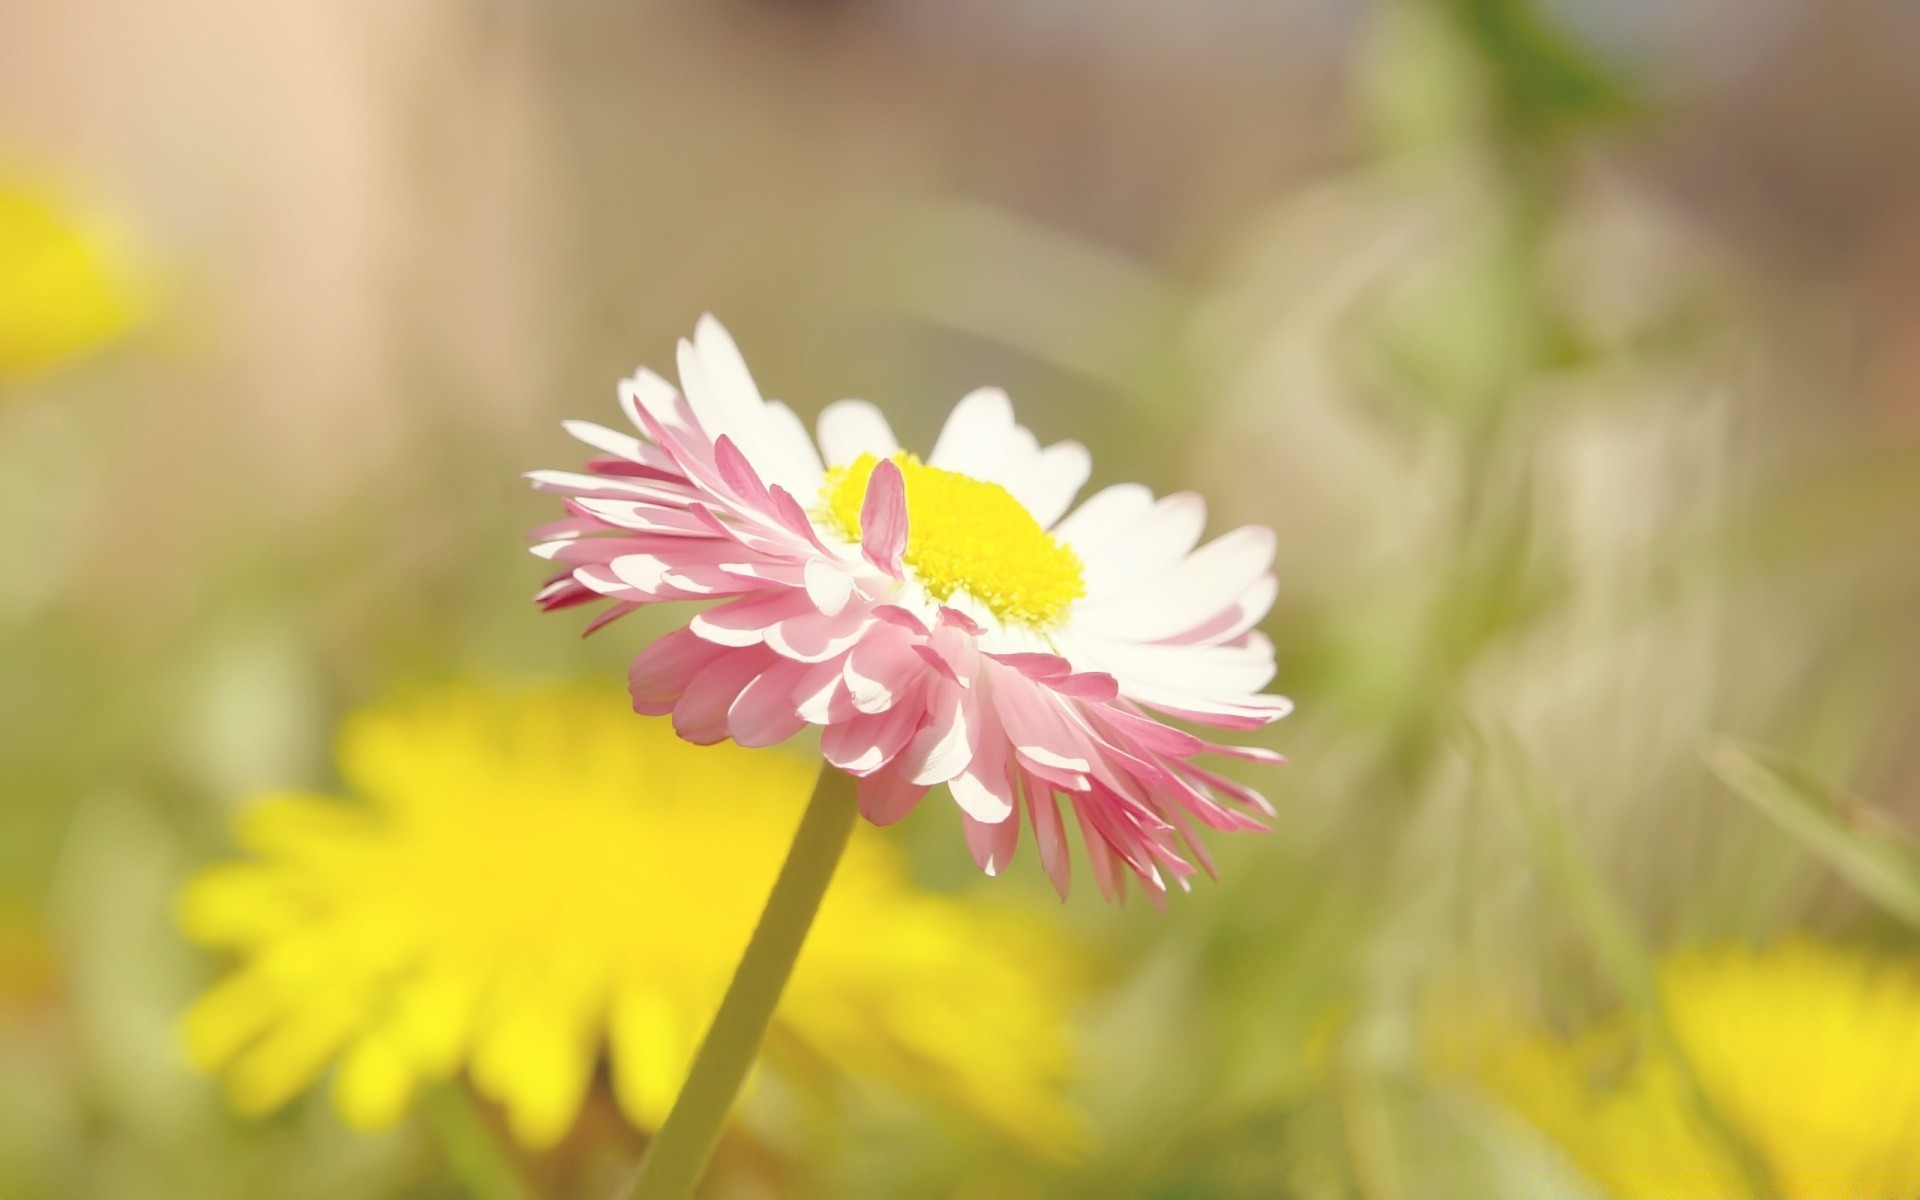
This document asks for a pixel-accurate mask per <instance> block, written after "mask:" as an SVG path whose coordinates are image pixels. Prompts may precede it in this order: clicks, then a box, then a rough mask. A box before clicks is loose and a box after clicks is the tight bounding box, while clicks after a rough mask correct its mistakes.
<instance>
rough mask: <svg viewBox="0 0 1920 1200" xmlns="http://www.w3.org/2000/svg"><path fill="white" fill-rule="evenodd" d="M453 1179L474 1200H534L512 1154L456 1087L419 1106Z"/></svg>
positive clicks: (438, 1091)
mask: <svg viewBox="0 0 1920 1200" xmlns="http://www.w3.org/2000/svg"><path fill="white" fill-rule="evenodd" d="M423 1107H424V1109H425V1112H426V1117H427V1122H428V1124H429V1126H430V1127H431V1128H432V1130H433V1133H434V1136H435V1137H436V1138H437V1139H438V1140H439V1143H440V1149H441V1153H443V1154H444V1155H445V1156H446V1163H447V1167H448V1169H449V1171H450V1173H451V1174H452V1175H453V1177H454V1178H455V1179H457V1180H459V1181H460V1183H461V1184H462V1185H463V1186H464V1187H465V1188H466V1190H467V1194H468V1195H469V1196H472V1197H473V1198H474V1200H536V1193H535V1192H534V1190H533V1189H532V1188H531V1187H529V1186H528V1185H527V1183H526V1182H525V1181H524V1180H523V1179H522V1178H521V1177H520V1171H519V1168H518V1167H517V1166H516V1165H515V1164H514V1161H513V1155H512V1153H511V1152H510V1151H509V1150H508V1149H507V1148H506V1147H505V1146H504V1145H503V1144H502V1143H501V1139H500V1137H499V1136H498V1135H497V1134H496V1133H495V1132H494V1131H493V1130H491V1129H489V1128H488V1126H487V1121H486V1118H485V1117H483V1116H481V1114H480V1111H479V1109H478V1107H477V1106H476V1105H475V1103H474V1100H473V1097H472V1096H470V1095H468V1094H467V1092H466V1090H465V1089H464V1088H462V1087H461V1086H460V1085H458V1084H448V1085H446V1086H444V1087H440V1088H436V1089H434V1090H433V1091H432V1092H429V1093H428V1094H427V1096H426V1098H425V1104H424V1105H423Z"/></svg>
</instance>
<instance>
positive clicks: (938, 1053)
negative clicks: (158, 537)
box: [180, 684, 1085, 1151]
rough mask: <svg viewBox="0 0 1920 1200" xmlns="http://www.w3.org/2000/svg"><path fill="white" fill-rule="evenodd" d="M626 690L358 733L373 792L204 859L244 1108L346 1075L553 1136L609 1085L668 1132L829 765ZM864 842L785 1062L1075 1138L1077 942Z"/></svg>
mask: <svg viewBox="0 0 1920 1200" xmlns="http://www.w3.org/2000/svg"><path fill="white" fill-rule="evenodd" d="M612 701H613V697H612V696H609V695H606V694H604V693H603V691H602V690H601V689H599V688H593V687H580V686H556V687H544V688H535V689H505V688H499V687H483V686H479V685H471V684H469V685H448V686H444V687H439V688H434V689H430V690H423V691H419V692H415V693H412V694H409V695H406V696H403V697H399V698H396V699H394V700H391V701H388V702H386V703H383V704H380V705H376V706H374V707H371V708H368V709H364V710H361V711H360V712H358V713H356V714H354V715H353V716H352V717H351V718H350V719H349V720H348V721H347V723H346V724H345V726H344V727H343V729H342V732H341V737H340V744H339V764H340V773H341V775H342V777H343V779H344V781H345V783H346V784H347V786H348V788H349V789H350V790H351V792H352V793H353V795H352V796H351V797H350V798H335V797H332V796H325V795H314V796H309V795H300V794H288V795H275V796H268V797H263V798H261V799H260V800H259V801H258V802H257V803H254V804H252V805H250V806H248V807H247V809H246V810H245V811H244V812H243V813H242V815H241V816H240V818H239V819H238V821H237V832H238V836H239V840H240V842H241V843H242V845H243V846H244V848H245V849H246V851H247V855H246V857H244V858H240V859H236V860H233V861H228V862H222V863H217V864H214V865H212V866H209V867H207V868H205V869H203V870H202V871H200V872H199V873H198V874H197V875H196V876H195V877H194V878H193V879H192V880H191V881H190V882H189V883H188V885H187V887H186V889H185V891H184V892H183V894H182V897H181V901H180V917H181V921H182V924H183V926H184V927H185V929H186V931H187V933H188V934H189V935H190V936H191V937H192V938H193V939H194V940H196V941H199V942H201V943H204V944H206V945H208V946H211V947H215V948H218V949H220V950H223V951H226V952H227V953H228V954H229V955H230V956H231V958H232V961H233V966H232V969H231V970H230V972H229V973H227V974H226V975H225V976H224V977H223V978H222V979H220V980H219V981H218V982H217V983H215V984H214V985H213V986H212V987H211V988H210V989H209V990H208V991H207V992H206V993H205V994H204V995H203V996H202V997H201V998H200V999H199V1001H198V1002H197V1003H196V1004H195V1005H194V1006H193V1008H192V1009H191V1010H190V1011H189V1012H188V1014H187V1016H186V1019H185V1022H184V1028H183V1034H184V1040H185V1043H186V1049H187V1051H188V1054H189V1055H190V1057H191V1058H192V1060H193V1061H194V1062H195V1063H196V1064H197V1065H198V1066H199V1067H200V1068H202V1069H203V1070H206V1071H209V1072H214V1073H217V1074H218V1075H219V1076H220V1077H221V1078H222V1080H223V1081H224V1083H225V1087H226V1091H227V1095H228V1098H229V1100H230V1102H231V1104H232V1106H233V1107H234V1108H235V1109H236V1110H238V1111H240V1112H242V1113H245V1114H252V1115H259V1114H264V1113H267V1112H270V1111H272V1110H274V1109H277V1108H279V1107H281V1106H282V1105H284V1104H286V1103H287V1102H289V1101H290V1100H292V1099H293V1098H294V1097H295V1096H296V1095H298V1094H300V1093H301V1092H303V1091H304V1090H306V1089H307V1088H308V1087H310V1086H312V1085H313V1084H314V1083H315V1082H316V1081H319V1080H320V1079H322V1078H323V1077H326V1076H330V1077H331V1084H330V1086H331V1091H332V1098H333V1103H334V1107H335V1108H336V1110H337V1111H338V1112H339V1114H340V1115H341V1117H342V1118H343V1119H344V1120H345V1121H346V1122H347V1123H348V1124H350V1125H353V1126H355V1127H358V1128H363V1129H380V1128H384V1127H387V1126H390V1125H392V1124H394V1123H395V1122H397V1121H398V1120H400V1119H401V1118H402V1117H403V1116H404V1115H405V1113H406V1112H407V1111H408V1109H409V1108H410V1107H411V1105H412V1104H413V1103H414V1101H415V1099H416V1098H417V1097H418V1094H419V1093H420V1092H421V1091H422V1090H423V1089H425V1088H428V1087H431V1086H435V1085H438V1084H442V1083H445V1082H447V1081H450V1080H454V1079H462V1080H464V1081H465V1083H466V1084H467V1085H468V1086H470V1087H471V1088H472V1089H473V1090H474V1091H475V1092H476V1093H477V1094H479V1095H480V1096H483V1097H485V1098H486V1099H488V1100H490V1101H492V1102H494V1103H495V1104H497V1105H498V1106H499V1107H500V1110H501V1112H502V1114H503V1115H504V1117H505V1119H506V1124H507V1128H508V1129H509V1130H510V1132H511V1133H512V1135H513V1136H514V1138H515V1139H516V1140H517V1141H518V1142H520V1143H521V1144H522V1145H525V1146H527V1147H530V1148H535V1149H539V1148H545V1147H548V1146H551V1145H552V1144H554V1143H555V1142H556V1141H558V1140H559V1139H561V1138H562V1137H563V1136H565V1135H566V1134H567V1132H568V1131H569V1130H570V1129H571V1128H573V1126H574V1124H575V1122H576V1120H577V1118H578V1116H579V1114H580V1113H581V1111H582V1109H583V1107H584V1106H586V1105H588V1104H589V1103H590V1102H592V1101H593V1098H594V1096H595V1089H596V1087H603V1088H604V1090H605V1095H604V1097H603V1099H604V1100H606V1101H610V1102H611V1103H612V1104H614V1105H617V1106H618V1108H619V1110H620V1111H621V1112H622V1113H623V1114H624V1116H625V1117H626V1120H627V1121H628V1122H629V1123H630V1124H631V1125H632V1126H633V1127H635V1128H637V1129H640V1130H643V1131H647V1132H649V1133H651V1132H653V1131H656V1130H658V1129H659V1128H660V1125H661V1123H662V1121H663V1120H664V1119H665V1117H666V1115H667V1111H668V1108H669V1107H670V1105H671V1103H672V1101H673V1099H674V1096H675V1094H676V1093H677V1092H678V1091H679V1089H680V1087H681V1084H682V1081H683V1080H684V1079H685V1078H686V1076H687V1073H688V1069H689V1063H690V1062H691V1061H692V1059H693V1057H694V1050H695V1047H696V1045H697V1044H698V1042H699V1038H700V1034H701V1030H702V1029H703V1028H704V1027H705V1025H706V1023H707V1021H708V1020H709V1019H710V1017H711V1015H712V1013H713V1010H714V1007H715V1005H716V1004H717V1003H718V1002H719V998H720V996H721V993H722V991H723V990H724V989H725V988H726V985H727V981H728V979H729V977H730V976H731V974H732V971H733V966H734V960H735V959H736V957H737V956H738V955H739V953H740V949H741V947H742V946H743V945H745V944H746V942H747V938H748V934H749V932H750V931H751V930H752V928H753V925H754V918H755V914H756V911H757V906H756V904H755V902H754V900H755V897H756V896H757V895H758V894H759V892H760V891H761V889H763V888H764V887H765V886H766V883H767V881H768V880H769V879H770V878H771V877H772V876H773V873H774V870H775V868H776V867H777V866H778V865H779V863H780V859H781V855H782V852H783V851H784V850H785V848H786V845H787V840H788V838H789V837H790V836H791V834H792V831H793V826H794V822H795V820H796V819H797V817H798V814H799V811H800V806H801V802H802V801H803V800H804V799H805V797H806V795H807V791H808V789H809V787H810V786H811V783H812V776H813V771H812V770H811V769H810V768H811V764H809V763H808V762H806V761H805V760H803V759H801V758H799V757H797V756H794V755H790V754H784V753H777V752H775V753H755V752H752V751H747V750H742V749H739V748H738V747H735V746H712V747H702V746H695V745H691V744H689V743H688V742H686V741H685V740H684V739H681V738H679V737H678V736H676V735H675V734H674V732H673V730H672V728H671V727H670V726H669V724H668V723H667V722H666V721H664V720H659V719H652V720H643V721H636V720H635V719H634V718H633V717H632V716H631V715H629V714H627V713H626V712H625V711H624V710H623V709H622V707H621V706H620V705H619V704H618V703H617V702H612ZM716 795H723V796H726V797H727V803H725V804H715V803H713V802H712V800H713V797H714V796H716ZM867 832H868V834H869V835H870V836H855V837H854V838H853V839H852V841H851V843H850V845H849V846H848V847H847V852H846V855H845V857H844V858H843V860H842V861H841V862H840V865H839V871H838V872H837V874H836V877H835V880H834V884H833V887H832V889H831V890H830V891H829V892H828V893H827V895H826V898H825V901H824V903H823V904H822V907H821V910H820V914H819V919H818V921H817V923H816V925H815V927H814V929H813V931H812V937H811V938H809V940H808V943H807V946H806V949H805V952H804V954H802V956H801V958H800V961H799V963H798V966H797V969H796V970H795V972H794V976H793V981H792V985H791V986H790V987H789V988H788V989H787V990H786V994H785V996H784V999H783V1001H782V1003H781V1005H780V1008H779V1010H778V1012H777V1013H776V1014H775V1015H774V1017H773V1021H772V1026H771V1029H770V1036H769V1038H768V1040H767V1048H766V1053H765V1060H766V1063H767V1065H768V1066H769V1067H770V1068H771V1069H772V1070H773V1072H774V1073H775V1074H776V1075H777V1076H778V1077H779V1078H780V1079H781V1080H782V1081H784V1082H785V1083H786V1084H788V1085H790V1086H791V1087H792V1088H795V1089H800V1090H801V1091H802V1093H803V1094H804V1089H807V1088H819V1087H821V1086H822V1085H823V1083H828V1082H834V1083H837V1081H841V1080H852V1081H857V1082H859V1083H860V1084H862V1085H864V1086H866V1087H868V1088H870V1089H878V1090H880V1091H883V1092H885V1093H889V1094H893V1095H900V1096H906V1097H912V1098H917V1099H923V1100H928V1101H933V1102H935V1103H937V1104H939V1105H941V1106H943V1107H944V1108H945V1109H946V1110H948V1111H949V1112H952V1113H954V1114H956V1115H959V1116H961V1117H964V1118H966V1119H969V1120H971V1121H973V1122H975V1123H977V1124H978V1125H981V1126H983V1127H985V1128H988V1129H992V1130H995V1131H997V1132H999V1133H1001V1134H1002V1135H1004V1136H1005V1137H1007V1138H1008V1139H1010V1140H1013V1141H1016V1142H1019V1143H1022V1144H1024V1145H1027V1146H1029V1147H1031V1148H1033V1149H1036V1150H1043V1151H1044V1150H1053V1149H1055V1148H1057V1147H1062V1146H1071V1145H1073V1144H1074V1143H1075V1141H1076V1139H1077V1136H1078V1125H1079V1123H1078V1118H1077V1116H1076V1114H1075V1113H1074V1111H1073V1109H1072V1107H1071V1106H1070V1104H1069V1103H1068V1101H1067V1098H1066V1085H1067V1083H1068V1081H1069V1077H1070V1074H1071V1066H1072V1062H1071V1053H1070V1050H1071V1036H1070V1033H1069V1030H1070V1023H1069V1021H1068V1019H1067V1018H1068V1013H1069V1010H1070V1008H1071V1007H1072V1005H1073V1004H1074V1003H1075V1002H1076V1001H1077V999H1078V998H1079V996H1080V995H1081V994H1082V993H1083V991H1084V986H1083V985H1084V976H1085V970H1084V968H1083V966H1082V964H1081V962H1080V960H1079V958H1078V957H1077V956H1076V955H1075V954H1074V952H1073V948H1072V947H1071V946H1070V945H1069V944H1067V942H1066V939H1065V938H1064V937H1063V936H1062V935H1061V934H1060V933H1059V931H1058V930H1057V929H1055V928H1054V927H1053V926H1052V925H1051V924H1049V923H1046V922H1044V921H1042V920H1040V919H1038V918H1037V917H1035V916H1034V915H1033V914H1031V913H1029V912H1025V911H1004V912H994V913H989V912H988V911H985V910H983V909H982V907H981V906H980V905H978V904H974V903H969V902H967V901H964V900H962V899H959V898H957V897H953V896H945V895H939V894H935V893H931V892H928V891H926V890H924V889H921V888H918V887H915V886H914V885H913V883H912V882H911V881H910V879H909V878H908V877H907V873H906V870H905V867H904V864H903V862H902V856H901V854H900V851H899V849H898V847H897V846H896V845H894V844H893V843H892V842H891V841H890V840H889V839H887V838H883V837H879V836H871V831H867ZM603 1068H604V1070H603ZM597 1080H604V1083H603V1084H599V1083H596V1081H597Z"/></svg>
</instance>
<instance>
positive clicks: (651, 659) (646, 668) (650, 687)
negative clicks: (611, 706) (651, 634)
mask: <svg viewBox="0 0 1920 1200" xmlns="http://www.w3.org/2000/svg"><path fill="white" fill-rule="evenodd" d="M724 653H726V651H725V649H724V648H723V647H720V646H715V645H713V644H711V643H709V642H705V641H702V640H701V639H700V638H698V637H696V636H694V634H693V633H692V631H690V630H686V629H676V630H674V631H673V632H672V633H669V634H667V635H666V636H664V637H661V638H659V639H657V640H656V641H655V642H654V643H653V644H652V645H650V646H648V647H647V648H646V649H644V650H642V651H641V652H640V653H639V654H638V655H636V656H635V657H634V660H633V665H632V666H630V667H628V668H627V690H628V691H629V692H631V693H632V695H633V707H634V711H635V712H639V713H643V714H646V715H649V716H659V715H661V714H663V713H667V712H671V711H672V710H673V706H674V703H675V702H676V701H678V700H679V699H680V695H681V693H682V692H684V691H686V689H687V685H688V684H689V683H691V682H692V681H693V677H694V676H695V675H697V674H699V673H700V672H701V671H704V670H705V669H706V668H707V666H708V665H709V664H711V663H712V662H713V661H714V660H715V659H718V658H719V657H720V656H721V655H722V654H724Z"/></svg>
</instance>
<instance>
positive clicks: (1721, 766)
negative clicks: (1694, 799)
mask: <svg viewBox="0 0 1920 1200" xmlns="http://www.w3.org/2000/svg"><path fill="white" fill-rule="evenodd" d="M1707 765H1708V766H1710V767H1712V768H1713V772H1714V774H1716V775H1718V776H1719V777H1720V779H1721V781H1722V782H1724V783H1725V784H1726V785H1727V786H1728V787H1730V788H1732V789H1733V790H1734V791H1735V792H1737V793H1738V794H1739V795H1740V796H1741V797H1743V798H1744V799H1746V800H1747V801H1748V802H1749V803H1751V804H1752V805H1753V806H1754V807H1755V808H1757V809H1759V810H1760V811H1761V812H1763V813H1765V814H1766V815H1767V816H1768V817H1770V818H1772V819H1773V821H1774V822H1775V823H1776V824H1778V825H1779V826H1780V827H1781V828H1782V829H1784V830H1786V831H1787V832H1788V833H1789V834H1791V835H1792V836H1793V837H1794V838H1795V839H1796V840H1797V841H1799V842H1800V844H1801V845H1803V846H1805V847H1806V848H1807V849H1808V850H1809V851H1810V852H1812V853H1813V854H1814V855H1815V856H1817V857H1819V858H1820V859H1822V860H1823V861H1824V862H1825V863H1826V864H1827V865H1828V866H1829V867H1832V868H1833V870H1834V871H1835V872H1836V873H1838V874H1839V875H1840V877H1841V878H1842V879H1845V880H1846V881H1847V882H1848V883H1850V884H1852V885H1853V886H1854V887H1855V888H1857V889H1858V890H1860V891H1861V892H1863V893H1865V894H1866V895H1867V896H1868V897H1869V898H1870V899H1872V900H1873V901H1874V902H1875V903H1877V904H1879V905H1880V906H1881V907H1882V908H1884V909H1886V910H1887V911H1888V912H1889V913H1892V914H1893V915H1894V916H1896V917H1898V918H1900V919H1901V920H1902V921H1905V922H1906V923H1907V924H1909V925H1912V926H1914V927H1916V928H1920V846H1916V845H1915V844H1914V843H1913V842H1912V841H1911V840H1909V839H1908V838H1906V837H1905V836H1904V835H1902V834H1901V833H1899V832H1898V831H1897V830H1894V829H1892V828H1889V827H1886V826H1883V825H1880V824H1878V823H1877V822H1876V821H1875V820H1874V818H1873V817H1872V816H1871V814H1866V813H1860V812H1856V811H1854V810H1852V809H1850V808H1849V807H1848V806H1847V805H1845V804H1844V803H1843V802H1841V801H1840V800H1838V799H1837V798H1836V797H1835V796H1833V795H1832V794H1831V793H1830V792H1828V791H1827V790H1826V789H1825V788H1823V787H1821V786H1820V785H1818V784H1816V783H1814V782H1812V781H1811V780H1810V779H1808V778H1807V777H1806V776H1805V775H1804V774H1803V773H1801V772H1799V771H1796V770H1795V769H1793V768H1792V767H1789V766H1787V765H1785V764H1781V763H1778V762H1771V761H1768V760H1767V759H1766V758H1764V757H1763V756H1762V755H1761V754H1760V753H1758V752H1756V751H1753V750H1749V749H1747V748H1745V747H1742V746H1740V745H1739V744H1737V743H1735V742H1731V741H1722V742H1718V743H1716V744H1715V745H1713V746H1712V747H1711V748H1710V749H1709V750H1708V751H1707Z"/></svg>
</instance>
